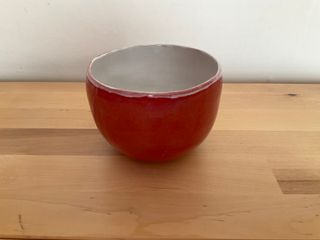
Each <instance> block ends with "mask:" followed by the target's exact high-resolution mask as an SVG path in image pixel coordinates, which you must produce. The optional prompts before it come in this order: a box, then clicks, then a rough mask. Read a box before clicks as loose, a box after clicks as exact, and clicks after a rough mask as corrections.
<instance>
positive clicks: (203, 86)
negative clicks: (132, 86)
mask: <svg viewBox="0 0 320 240" xmlns="http://www.w3.org/2000/svg"><path fill="white" fill-rule="evenodd" d="M140 47H174V48H183V49H188V50H193V51H197V52H200V53H201V54H205V55H207V56H209V57H210V58H211V59H212V60H214V61H215V62H216V64H217V71H216V72H215V74H214V75H213V76H211V77H210V78H209V79H207V80H205V81H203V82H202V83H199V84H197V85H194V86H192V87H190V88H185V89H181V90H175V91H166V92H152V91H135V90H127V89H121V88H117V87H112V86H110V85H108V84H106V83H103V82H101V81H99V80H98V79H97V78H95V77H94V76H93V74H92V66H93V64H94V62H95V61H96V60H98V59H100V58H103V57H105V56H107V55H110V54H113V53H115V52H118V51H123V50H127V49H132V48H140ZM86 77H87V80H88V81H90V82H91V83H92V84H93V85H94V86H95V87H97V88H100V89H103V90H105V91H108V92H110V93H115V94H119V95H122V96H126V97H150V98H157V97H161V98H163V97H164V98H177V97H183V96H188V95H191V94H195V93H197V92H199V91H202V90H204V89H206V88H208V87H209V86H211V85H212V84H213V83H215V82H217V81H218V80H222V72H221V67H220V64H219V62H218V61H217V60H216V59H215V58H214V57H213V56H212V55H210V54H209V53H207V52H205V51H202V50H200V49H197V48H193V47H187V46H181V45H175V44H147V45H134V46H129V47H124V48H117V49H114V50H111V51H108V52H106V53H103V54H100V55H98V56H96V57H94V58H93V59H92V60H91V62H90V64H89V66H88V69H87V76H86Z"/></svg>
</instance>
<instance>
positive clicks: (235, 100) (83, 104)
mask: <svg viewBox="0 0 320 240" xmlns="http://www.w3.org/2000/svg"><path fill="white" fill-rule="evenodd" d="M0 89H1V90H0V128H95V124H94V123H93V119H92V117H91V116H90V114H88V111H89V106H88V103H87V99H86V93H85V88H84V84H83V83H5V82H1V83H0ZM319 92H320V84H224V87H223V94H222V100H221V107H220V111H219V115H218V119H217V121H216V124H215V129H218V130H274V131H287V130H288V131H289V130H291V131H320V124H319V121H318V119H320V110H319V109H320V107H319V106H320V100H319V97H318V96H319ZM29 111H30V112H29ZM302 116H303V117H302ZM289 119H290V121H289Z"/></svg>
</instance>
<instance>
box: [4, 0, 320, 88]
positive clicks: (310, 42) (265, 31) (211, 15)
mask: <svg viewBox="0 0 320 240" xmlns="http://www.w3.org/2000/svg"><path fill="white" fill-rule="evenodd" d="M0 32H1V37H0V80H79V79H84V76H85V71H86V67H87V64H88V63H89V61H90V59H91V58H92V57H93V56H95V55H97V54H100V53H103V52H105V51H109V50H111V49H113V48H121V47H125V46H129V45H135V44H149V43H174V44H180V45H188V46H193V47H197V48H201V49H203V50H206V51H208V52H209V53H211V54H213V55H214V56H215V57H216V58H217V59H218V60H219V61H220V63H221V65H222V68H223V72H224V75H225V79H226V80H231V81H309V82H310V81H319V80H320V1H318V0H211V1H210V0H207V1H205V0H105V1H103V0H46V1H44V0H0Z"/></svg>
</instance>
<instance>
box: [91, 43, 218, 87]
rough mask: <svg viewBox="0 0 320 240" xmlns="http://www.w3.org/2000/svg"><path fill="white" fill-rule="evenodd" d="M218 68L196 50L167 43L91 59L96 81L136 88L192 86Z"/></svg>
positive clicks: (202, 53) (205, 78)
mask: <svg viewBox="0 0 320 240" xmlns="http://www.w3.org/2000/svg"><path fill="white" fill-rule="evenodd" d="M217 71H218V64H217V62H216V61H215V59H214V58H212V57H211V56H210V55H208V54H206V53H205V52H202V51H200V50H196V49H192V48H185V47H179V46H171V45H150V46H137V47H131V48H127V49H123V50H118V51H115V52H111V53H108V54H105V55H102V56H100V57H98V58H96V59H94V61H93V63H92V66H91V73H92V75H93V77H94V78H95V79H96V80H97V81H98V82H100V83H102V84H104V85H106V86H109V87H112V88H118V89H122V90H128V91H137V92H169V91H178V90H184V89H188V88H192V87H194V86H196V85H199V84H201V83H203V82H205V81H207V80H209V79H210V78H212V77H213V76H214V75H215V74H216V73H217Z"/></svg>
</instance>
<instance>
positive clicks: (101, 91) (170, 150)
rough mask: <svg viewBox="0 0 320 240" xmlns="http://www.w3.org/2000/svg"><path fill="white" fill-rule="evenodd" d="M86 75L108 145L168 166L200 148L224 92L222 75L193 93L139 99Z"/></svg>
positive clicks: (142, 95)
mask: <svg viewBox="0 0 320 240" xmlns="http://www.w3.org/2000/svg"><path fill="white" fill-rule="evenodd" d="M90 69H91V65H90V67H89V71H88V75H87V83H86V86H87V94H88V99H89V103H90V107H91V111H92V114H93V116H94V120H95V122H96V124H97V127H98V129H99V130H100V131H101V133H102V134H103V136H104V137H105V138H106V139H107V141H108V142H109V143H110V144H111V145H113V146H114V147H115V148H117V149H118V150H119V151H120V152H122V153H124V154H125V155H128V156H130V157H132V158H134V159H139V160H144V161H164V160H170V159H173V158H176V157H178V156H180V155H181V154H183V153H184V152H186V151H187V150H189V149H191V148H193V147H195V146H197V145H198V144H200V143H201V142H202V141H203V140H204V139H205V137H206V136H207V135H208V133H209V131H210V129H211V128H212V126H213V123H214V121H215V118H216V115H217V111H218V106H219V99H220V94H221V88H222V76H221V73H220V70H219V71H218V73H217V74H216V75H215V76H213V77H212V78H211V79H209V80H208V81H206V82H204V83H203V84H200V85H198V86H196V87H194V88H190V89H187V90H183V91H177V92H168V93H150V94H147V93H139V92H130V91H123V90H120V89H114V88H111V87H107V86H105V85H102V84H100V83H99V82H98V81H96V80H95V79H94V78H93V76H92V74H91V72H90Z"/></svg>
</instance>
